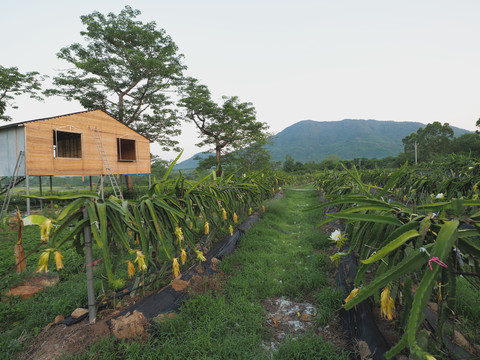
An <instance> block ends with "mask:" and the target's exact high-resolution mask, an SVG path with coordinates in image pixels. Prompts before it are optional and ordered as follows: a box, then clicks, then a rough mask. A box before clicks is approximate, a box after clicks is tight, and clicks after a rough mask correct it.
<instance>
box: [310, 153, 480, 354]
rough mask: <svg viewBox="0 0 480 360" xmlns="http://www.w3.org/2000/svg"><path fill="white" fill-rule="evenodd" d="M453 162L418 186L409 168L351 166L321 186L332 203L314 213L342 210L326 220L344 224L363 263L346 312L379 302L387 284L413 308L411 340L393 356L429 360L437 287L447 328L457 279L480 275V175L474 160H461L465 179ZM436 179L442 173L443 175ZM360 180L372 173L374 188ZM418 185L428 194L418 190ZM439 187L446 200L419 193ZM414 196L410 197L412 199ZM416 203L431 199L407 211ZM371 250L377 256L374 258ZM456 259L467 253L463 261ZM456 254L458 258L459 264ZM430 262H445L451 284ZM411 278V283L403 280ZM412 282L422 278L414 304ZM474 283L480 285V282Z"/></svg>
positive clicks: (409, 314)
mask: <svg viewBox="0 0 480 360" xmlns="http://www.w3.org/2000/svg"><path fill="white" fill-rule="evenodd" d="M450 165H451V164H445V167H446V168H447V169H448V170H447V171H442V169H443V166H436V167H435V168H434V169H429V173H428V174H429V175H428V176H426V177H425V178H423V179H422V178H421V180H422V182H421V183H419V182H418V181H419V178H418V171H417V170H416V169H414V170H413V171H412V170H411V169H410V168H407V167H406V166H403V167H402V168H401V169H399V170H398V171H396V172H395V173H391V172H386V171H384V170H381V171H380V170H377V171H375V172H371V173H369V172H363V173H359V172H358V171H357V170H356V169H352V170H346V169H345V171H344V172H342V173H340V172H338V171H337V172H329V173H327V174H325V175H324V177H323V179H322V180H320V181H319V182H318V188H319V189H322V191H323V192H324V194H325V195H326V196H327V197H329V199H330V201H328V202H326V203H324V204H322V205H320V206H317V207H315V209H316V210H318V209H319V208H328V209H332V207H333V206H334V207H336V208H337V209H338V211H337V212H334V213H330V212H329V213H327V214H326V216H327V219H325V220H324V221H322V223H326V222H329V221H331V220H334V219H343V220H345V221H346V223H347V229H348V239H349V241H350V249H349V252H352V251H353V252H355V253H357V254H358V256H359V257H360V261H361V262H362V265H361V266H360V267H359V270H358V273H357V276H356V279H355V285H356V286H357V287H358V288H359V289H360V291H359V292H358V294H357V295H356V296H355V297H353V298H352V299H351V300H349V301H348V302H347V303H346V304H345V308H346V309H351V308H353V307H354V306H356V305H357V304H359V303H360V302H361V301H363V300H365V299H367V298H369V297H370V296H372V295H373V296H374V297H378V295H379V293H380V292H381V291H383V289H385V288H387V287H388V288H393V289H395V291H393V292H392V294H393V293H397V294H398V292H401V293H402V294H403V297H404V299H405V301H406V304H411V305H410V306H404V307H403V309H404V311H405V312H407V313H406V314H402V315H401V319H402V323H403V324H404V326H405V327H404V331H405V336H404V337H403V338H402V340H401V341H400V343H399V344H398V345H397V346H395V347H394V348H393V349H392V351H391V352H390V353H389V355H393V354H395V353H398V351H400V350H401V349H402V348H403V347H405V346H408V347H409V349H410V352H411V354H412V356H414V357H415V358H424V357H426V356H427V355H428V352H427V351H429V347H427V346H426V345H425V344H426V343H424V342H422V341H418V338H419V337H418V334H419V330H420V326H421V323H422V321H423V310H424V307H425V305H426V303H427V301H429V300H431V299H432V297H433V296H434V295H435V292H437V291H438V290H435V288H436V284H437V283H440V282H441V283H442V284H444V285H443V286H442V287H443V288H444V289H443V290H442V297H443V303H442V304H444V303H445V304H447V306H443V305H442V306H441V309H442V314H441V321H440V322H439V326H440V328H441V327H442V326H443V321H444V320H445V319H446V318H447V316H448V314H450V313H453V312H455V307H456V300H457V296H456V295H455V289H456V282H457V281H456V277H455V276H453V274H454V273H462V272H474V273H475V272H476V273H478V271H479V257H480V248H478V247H477V246H476V245H475V244H474V240H473V239H476V238H478V236H479V226H480V223H479V221H480V213H479V212H478V209H479V206H480V200H478V195H477V192H478V190H477V189H476V188H475V186H474V184H475V183H477V182H478V181H479V180H480V178H479V177H478V176H475V174H476V165H475V163H473V162H472V161H471V160H469V161H468V162H467V163H466V164H462V163H457V165H460V166H457V167H456V168H455V169H457V170H456V172H458V173H459V176H455V172H454V171H452V170H451V169H452V168H451V167H450V168H449V166H450ZM459 168H460V169H461V170H459ZM432 174H438V177H437V178H435V177H433V176H432ZM362 175H367V176H368V177H369V179H371V181H374V182H375V185H371V184H366V183H365V182H364V180H362ZM370 175H371V177H370ZM384 175H385V176H384ZM452 175H453V176H452ZM420 184H421V185H422V186H423V187H424V188H423V189H422V188H420V189H419V185H420ZM430 184H431V185H430ZM430 186H431V187H430ZM434 187H436V188H437V189H443V191H445V192H447V191H448V194H453V195H451V196H449V197H448V199H447V197H446V196H444V194H438V195H437V196H435V195H433V194H432V195H431V196H419V194H422V193H423V194H424V195H425V192H426V191H427V189H428V190H433V189H434ZM406 189H408V190H407V191H406ZM415 190H416V191H415ZM408 191H409V192H410V193H411V194H410V197H409V198H408V199H407V195H406V194H408ZM437 192H438V190H436V191H435V193H437ZM403 194H405V195H403ZM402 196H403V199H402ZM454 196H461V198H460V199H456V198H454ZM469 197H471V198H469ZM436 198H438V199H436ZM440 198H441V199H440ZM396 199H398V200H396ZM412 199H413V200H414V203H415V201H419V202H420V201H425V200H426V202H425V203H424V204H421V205H419V204H416V206H415V207H414V208H413V209H412V208H411V207H409V206H407V205H408V202H410V201H411V200H412ZM400 200H401V201H400ZM405 203H406V204H405ZM472 225H473V226H472ZM372 250H375V251H374V252H373V253H372ZM458 254H462V255H461V256H460V257H459V255H458ZM456 257H459V259H460V260H458V261H457V260H455V261H453V260H452V259H454V258H456ZM432 259H440V260H441V261H443V262H445V263H446V264H447V266H448V269H447V270H445V271H447V274H448V280H447V279H446V278H445V276H444V275H442V274H443V272H442V271H440V269H442V268H441V267H440V265H439V264H437V263H435V262H433V260H432ZM367 271H368V272H371V273H374V274H375V276H374V278H373V279H372V280H371V281H369V282H368V283H366V282H365V277H364V274H365V273H366V272H367ZM452 272H453V273H452ZM405 277H407V279H408V280H407V281H404V279H405ZM412 279H418V283H417V286H416V291H415V295H414V296H413V299H412V298H411V291H412V284H411V280H412ZM403 281H404V282H403ZM472 282H473V283H475V286H476V287H477V288H480V283H479V282H478V281H475V280H473V281H472ZM395 296H398V295H393V297H395ZM382 306H385V305H384V304H382ZM407 319H408V320H407ZM442 319H443V320H442ZM440 331H441V330H440ZM440 338H441V337H440ZM428 346H430V342H429V343H428Z"/></svg>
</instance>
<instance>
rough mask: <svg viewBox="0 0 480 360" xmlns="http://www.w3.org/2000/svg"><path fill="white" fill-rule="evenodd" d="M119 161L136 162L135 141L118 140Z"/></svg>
mask: <svg viewBox="0 0 480 360" xmlns="http://www.w3.org/2000/svg"><path fill="white" fill-rule="evenodd" d="M117 153H118V161H135V160H137V154H136V151H135V140H131V139H121V138H118V139H117Z"/></svg>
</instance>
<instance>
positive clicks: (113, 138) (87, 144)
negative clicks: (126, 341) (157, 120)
mask: <svg viewBox="0 0 480 360" xmlns="http://www.w3.org/2000/svg"><path fill="white" fill-rule="evenodd" d="M91 128H97V129H98V131H99V133H100V135H101V137H102V143H103V147H104V149H105V153H106V154H107V157H108V161H109V164H110V168H111V171H112V173H114V174H149V173H150V172H151V169H150V141H149V140H148V139H147V138H145V137H144V136H142V135H140V134H138V133H137V132H135V131H134V130H132V129H130V128H129V127H128V126H125V125H124V124H122V123H121V122H119V121H117V120H116V119H114V118H112V117H111V116H109V115H108V114H106V113H104V112H103V111H101V110H94V111H86V112H82V113H76V114H70V115H64V116H59V117H54V118H49V119H44V120H38V121H31V122H27V123H25V129H26V143H27V146H26V158H27V169H28V170H27V171H28V175H32V176H34V175H39V176H40V175H100V174H106V172H105V170H104V166H103V163H102V159H101V157H100V153H99V151H98V148H97V145H96V144H95V140H94V138H93V135H92V132H91V130H90V129H91ZM55 130H56V131H63V132H72V133H80V134H81V147H82V149H81V158H61V157H54V151H53V148H54V147H53V145H54V131H55ZM118 138H125V139H132V140H135V147H136V149H135V150H136V160H135V161H119V160H118V151H117V141H118V140H117V139H118ZM57 145H58V144H57Z"/></svg>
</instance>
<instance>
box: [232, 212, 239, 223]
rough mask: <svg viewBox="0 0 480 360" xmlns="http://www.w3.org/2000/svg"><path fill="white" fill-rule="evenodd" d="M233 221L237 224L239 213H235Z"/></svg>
mask: <svg viewBox="0 0 480 360" xmlns="http://www.w3.org/2000/svg"><path fill="white" fill-rule="evenodd" d="M233 222H234V223H235V224H236V223H237V222H238V217H237V213H233Z"/></svg>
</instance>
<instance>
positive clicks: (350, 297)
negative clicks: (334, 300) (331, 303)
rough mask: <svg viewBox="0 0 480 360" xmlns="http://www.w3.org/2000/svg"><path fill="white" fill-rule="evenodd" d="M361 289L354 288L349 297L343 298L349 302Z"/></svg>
mask: <svg viewBox="0 0 480 360" xmlns="http://www.w3.org/2000/svg"><path fill="white" fill-rule="evenodd" d="M359 291H360V289H359V288H354V289H353V290H352V291H351V292H350V295H348V297H347V298H346V299H345V300H343V301H345V302H349V301H350V300H352V299H353V298H354V297H355V296H357V295H358V292H359Z"/></svg>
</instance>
